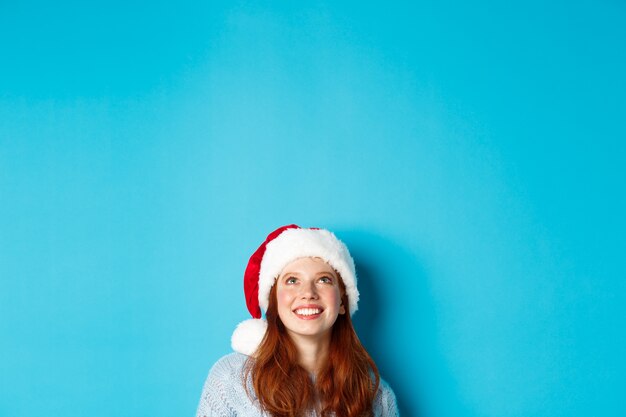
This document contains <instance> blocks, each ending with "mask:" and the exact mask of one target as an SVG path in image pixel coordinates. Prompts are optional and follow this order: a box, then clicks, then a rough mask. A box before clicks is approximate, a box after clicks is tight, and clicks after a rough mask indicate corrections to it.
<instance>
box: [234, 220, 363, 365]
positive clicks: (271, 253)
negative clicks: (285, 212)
mask: <svg viewBox="0 0 626 417" xmlns="http://www.w3.org/2000/svg"><path fill="white" fill-rule="evenodd" d="M304 257H316V258H321V259H323V260H324V261H326V262H327V263H328V264H329V265H330V266H331V267H333V269H335V271H337V273H339V275H340V276H341V279H342V280H343V283H344V285H345V287H346V294H347V295H348V311H349V312H350V315H352V314H354V312H356V310H357V309H358V302H359V290H358V289H357V287H356V272H355V269H354V260H353V259H352V257H351V256H350V252H348V248H347V247H346V245H345V244H344V243H343V242H342V241H340V240H339V239H337V237H336V236H335V235H334V234H333V233H332V232H329V231H328V230H324V229H318V228H301V227H299V226H297V225H295V224H290V225H288V226H283V227H279V228H278V229H276V230H274V231H273V232H272V233H270V234H269V235H268V236H267V238H266V239H265V242H263V243H262V244H261V246H259V248H258V249H257V250H256V251H255V252H254V253H253V254H252V256H251V257H250V260H249V261H248V266H247V267H246V271H245V273H244V278H243V287H244V292H245V296H246V304H247V306H248V311H250V314H251V315H252V317H253V318H252V319H248V320H245V321H243V322H241V323H239V325H237V328H236V329H235V332H234V333H233V336H232V338H231V345H232V347H233V349H234V350H235V351H237V352H239V353H243V354H246V355H252V354H253V353H254V352H255V351H256V349H257V347H258V346H259V344H260V343H261V340H262V339H263V336H264V335H265V331H266V329H267V322H266V321H265V320H264V319H262V318H261V310H263V311H266V310H267V307H268V304H269V294H270V290H271V289H272V286H273V285H274V282H275V281H276V278H277V277H278V275H279V274H280V272H281V271H282V270H283V268H284V267H285V266H286V265H287V264H289V263H291V262H292V261H295V260H296V259H299V258H304Z"/></svg>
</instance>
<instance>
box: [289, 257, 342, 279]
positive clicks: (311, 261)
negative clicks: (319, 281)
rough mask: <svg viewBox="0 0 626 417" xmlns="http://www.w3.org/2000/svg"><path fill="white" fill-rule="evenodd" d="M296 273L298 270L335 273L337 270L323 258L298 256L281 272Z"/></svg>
mask: <svg viewBox="0 0 626 417" xmlns="http://www.w3.org/2000/svg"><path fill="white" fill-rule="evenodd" d="M288 272H291V273H296V272H313V273H315V272H328V273H332V274H335V270H334V269H333V267H332V266H330V265H329V264H327V263H326V261H324V260H323V259H322V258H317V257H315V258H314V257H305V258H298V259H296V260H294V261H291V262H289V263H288V264H287V265H285V267H284V268H283V269H282V271H281V272H280V275H283V274H285V273H288Z"/></svg>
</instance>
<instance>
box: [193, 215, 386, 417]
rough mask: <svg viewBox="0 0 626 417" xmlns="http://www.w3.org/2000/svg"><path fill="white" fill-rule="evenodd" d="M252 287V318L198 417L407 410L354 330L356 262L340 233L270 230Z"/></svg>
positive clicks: (353, 416)
mask: <svg viewBox="0 0 626 417" xmlns="http://www.w3.org/2000/svg"><path fill="white" fill-rule="evenodd" d="M244 291H245V295H246V303H247V306H248V310H249V311H250V314H251V315H252V317H253V319H249V320H246V321H244V322H242V323H240V324H239V325H238V326H237V329H235V332H234V333H233V336H232V340H231V342H232V347H233V349H234V350H235V352H236V353H231V354H229V355H226V356H224V357H223V358H221V359H220V360H219V361H218V362H217V363H216V364H215V365H214V366H213V368H211V371H210V372H209V376H208V378H207V380H206V383H205V384H204V389H203V391H202V396H201V398H200V404H199V406H198V410H197V413H196V417H212V416H219V417H234V416H238V417H256V416H264V417H266V416H267V417H269V416H272V417H313V416H320V417H363V416H376V417H387V416H398V410H397V406H396V399H395V396H394V393H393V391H392V390H391V388H390V387H389V385H387V384H386V383H385V382H384V381H383V380H382V379H381V378H380V376H379V374H378V370H377V368H376V365H375V364H374V361H373V360H372V358H371V357H370V356H369V355H368V353H367V351H366V350H365V348H364V347H363V345H361V342H360V341H359V339H358V337H357V336H356V333H355V332H354V328H353V326H352V321H351V318H350V316H351V315H352V314H354V312H355V311H356V310H357V305H358V301H359V292H358V290H357V287H356V273H355V269H354V261H353V260H352V257H351V256H350V253H349V252H348V249H347V248H346V246H345V245H344V244H343V242H341V241H340V240H339V239H337V238H336V237H335V235H334V234H332V233H331V232H329V231H328V230H323V229H317V228H311V229H306V228H300V227H299V226H296V225H289V226H283V227H281V228H279V229H277V230H275V231H274V232H272V233H270V234H269V236H268V237H267V239H266V240H265V242H263V244H262V245H261V246H260V247H259V248H258V249H257V251H256V252H255V253H254V254H253V255H252V257H251V258H250V261H249V262H248V266H247V268H246V272H245V273H244ZM261 309H262V310H263V311H265V320H263V319H262V318H261V317H262V316H261Z"/></svg>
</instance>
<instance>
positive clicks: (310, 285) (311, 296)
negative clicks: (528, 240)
mask: <svg viewBox="0 0 626 417" xmlns="http://www.w3.org/2000/svg"><path fill="white" fill-rule="evenodd" d="M300 289H301V293H300V296H301V298H302V299H308V300H316V299H317V298H318V294H317V288H316V287H315V282H313V281H310V282H307V283H305V284H303V285H302V286H301V287H300Z"/></svg>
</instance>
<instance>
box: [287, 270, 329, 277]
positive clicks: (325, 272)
mask: <svg viewBox="0 0 626 417" xmlns="http://www.w3.org/2000/svg"><path fill="white" fill-rule="evenodd" d="M285 275H302V272H298V271H287V272H285V273H284V274H281V275H280V276H281V277H284V276H285ZM320 275H332V276H333V277H336V276H337V273H336V272H333V271H324V272H318V273H317V274H315V276H320Z"/></svg>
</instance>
